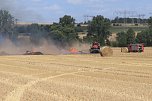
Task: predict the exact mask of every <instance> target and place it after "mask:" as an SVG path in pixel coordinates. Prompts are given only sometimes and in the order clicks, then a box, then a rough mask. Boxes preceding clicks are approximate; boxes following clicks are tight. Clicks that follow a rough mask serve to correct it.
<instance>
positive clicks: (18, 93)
mask: <svg viewBox="0 0 152 101" xmlns="http://www.w3.org/2000/svg"><path fill="white" fill-rule="evenodd" d="M80 72H84V71H78V72H72V73H64V74H60V75H56V76H50V77H47V78H42V79H37V80H35V81H31V82H29V83H27V84H26V85H24V86H20V87H18V88H17V89H16V90H14V91H12V92H11V93H9V94H8V95H7V97H6V99H5V101H20V100H21V97H22V95H23V94H24V92H25V90H26V89H28V88H30V87H31V86H33V85H35V84H36V83H38V82H42V81H47V80H48V79H54V78H57V77H61V76H66V75H71V74H75V73H80Z"/></svg>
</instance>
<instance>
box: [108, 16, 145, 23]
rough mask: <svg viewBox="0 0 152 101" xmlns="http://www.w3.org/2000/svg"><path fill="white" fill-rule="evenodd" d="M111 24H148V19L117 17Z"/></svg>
mask: <svg viewBox="0 0 152 101" xmlns="http://www.w3.org/2000/svg"><path fill="white" fill-rule="evenodd" d="M111 23H128V24H129V23H130V24H132V23H134V24H144V23H148V19H141V18H122V17H116V18H115V19H113V20H111Z"/></svg>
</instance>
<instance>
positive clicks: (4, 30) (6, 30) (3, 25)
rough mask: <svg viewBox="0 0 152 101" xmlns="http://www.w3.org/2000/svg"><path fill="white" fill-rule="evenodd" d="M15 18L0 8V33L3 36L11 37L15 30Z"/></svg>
mask: <svg viewBox="0 0 152 101" xmlns="http://www.w3.org/2000/svg"><path fill="white" fill-rule="evenodd" d="M14 28H15V19H14V17H13V16H12V15H11V14H10V13H9V12H8V11H6V10H0V35H1V36H3V37H5V38H6V37H13V34H14V32H15V30H14Z"/></svg>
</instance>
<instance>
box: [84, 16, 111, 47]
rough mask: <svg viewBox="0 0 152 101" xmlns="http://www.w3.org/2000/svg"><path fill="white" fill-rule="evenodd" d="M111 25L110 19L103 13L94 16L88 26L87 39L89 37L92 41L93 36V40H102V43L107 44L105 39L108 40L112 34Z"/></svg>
mask: <svg viewBox="0 0 152 101" xmlns="http://www.w3.org/2000/svg"><path fill="white" fill-rule="evenodd" d="M110 25H111V23H110V20H109V19H107V18H104V17H103V16H101V15H98V16H96V17H93V20H92V21H91V22H90V23H89V26H88V35H87V37H86V39H87V38H88V39H89V41H91V39H90V38H92V41H97V42H100V44H101V45H105V40H107V38H108V37H109V35H110V34H111V33H110V31H109V29H110Z"/></svg>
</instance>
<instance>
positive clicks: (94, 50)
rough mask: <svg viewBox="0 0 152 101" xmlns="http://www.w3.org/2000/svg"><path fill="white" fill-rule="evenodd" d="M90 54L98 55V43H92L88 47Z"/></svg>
mask: <svg viewBox="0 0 152 101" xmlns="http://www.w3.org/2000/svg"><path fill="white" fill-rule="evenodd" d="M90 53H100V44H99V43H98V42H93V43H92V46H91V47H90Z"/></svg>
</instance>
